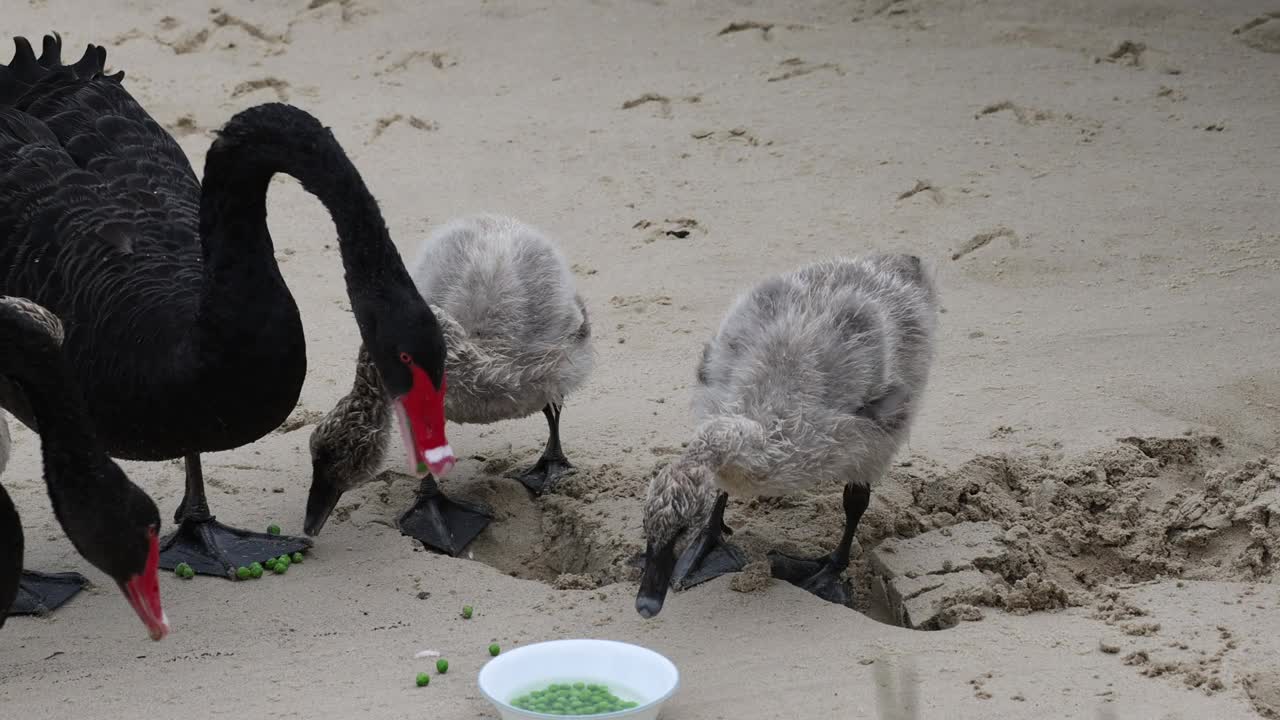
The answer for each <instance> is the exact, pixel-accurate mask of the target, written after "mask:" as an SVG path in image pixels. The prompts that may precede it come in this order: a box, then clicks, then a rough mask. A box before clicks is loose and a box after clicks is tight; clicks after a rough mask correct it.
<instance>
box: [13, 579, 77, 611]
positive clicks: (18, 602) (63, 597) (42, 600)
mask: <svg viewBox="0 0 1280 720" xmlns="http://www.w3.org/2000/svg"><path fill="white" fill-rule="evenodd" d="M88 584H89V581H88V580H87V579H85V576H83V575H81V574H80V573H74V572H65V573H42V572H34V571H30V570H24V571H23V572H22V578H21V579H20V580H19V581H18V596H17V597H16V598H14V599H13V606H12V607H10V608H9V615H47V614H48V613H51V612H53V611H54V610H57V609H58V608H60V607H62V606H63V605H65V604H66V603H67V601H68V600H70V599H71V598H73V597H75V596H76V595H77V594H79V592H80V591H81V590H83V589H84V588H85V586H87V585H88Z"/></svg>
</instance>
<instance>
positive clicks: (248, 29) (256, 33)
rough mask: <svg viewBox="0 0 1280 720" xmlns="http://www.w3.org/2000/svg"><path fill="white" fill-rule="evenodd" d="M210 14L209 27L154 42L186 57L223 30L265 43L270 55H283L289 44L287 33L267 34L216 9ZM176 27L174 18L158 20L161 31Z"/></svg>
mask: <svg viewBox="0 0 1280 720" xmlns="http://www.w3.org/2000/svg"><path fill="white" fill-rule="evenodd" d="M210 12H211V13H212V14H213V17H212V18H210V20H209V22H210V27H205V28H201V29H199V30H195V31H192V32H189V33H187V34H186V35H183V36H182V37H180V38H178V39H176V40H166V39H164V38H162V37H160V36H158V35H157V36H156V38H155V40H156V42H158V43H160V44H161V45H166V46H168V47H170V48H172V49H173V52H174V54H175V55H186V54H188V53H193V52H197V51H199V50H203V49H204V47H205V45H206V44H208V42H209V40H210V38H212V37H213V35H214V33H215V32H217V31H218V30H221V29H223V28H233V29H236V30H239V31H240V32H241V33H243V34H244V35H248V36H249V37H250V38H252V39H254V40H258V41H261V42H263V43H266V44H267V46H268V47H269V48H270V50H269V51H268V54H271V55H278V54H280V53H283V52H284V50H285V48H284V46H286V45H288V44H289V33H288V32H285V33H283V34H273V33H269V32H267V31H265V30H263V29H262V28H260V27H258V26H257V25H255V24H253V23H251V22H249V21H247V20H243V19H241V18H239V17H236V16H235V15H232V14H230V13H225V12H222V11H220V10H217V9H213V10H211V11H210ZM166 21H171V22H166ZM177 26H178V21H177V20H176V19H174V18H171V17H169V18H161V20H160V29H161V30H162V31H168V30H172V29H174V28H176V27H177ZM236 45H237V43H236V42H234V41H232V42H228V44H227V47H229V48H233V47H236Z"/></svg>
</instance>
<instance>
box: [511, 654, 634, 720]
mask: <svg viewBox="0 0 1280 720" xmlns="http://www.w3.org/2000/svg"><path fill="white" fill-rule="evenodd" d="M494 647H497V646H496V645H495V646H494ZM511 705H512V707H515V708H517V709H520V710H528V711H531V712H537V713H542V714H544V715H603V714H606V713H612V712H618V711H620V710H630V709H631V708H635V707H639V706H640V704H639V703H637V702H632V701H624V700H622V699H621V698H619V697H618V696H616V695H614V694H613V693H611V692H609V689H608V688H607V687H606V686H604V685H600V684H596V683H584V682H575V683H572V684H570V683H552V684H550V685H548V686H547V688H546V689H545V690H535V691H533V692H530V693H526V694H524V695H520V696H519V697H516V698H514V699H513V700H512V701H511Z"/></svg>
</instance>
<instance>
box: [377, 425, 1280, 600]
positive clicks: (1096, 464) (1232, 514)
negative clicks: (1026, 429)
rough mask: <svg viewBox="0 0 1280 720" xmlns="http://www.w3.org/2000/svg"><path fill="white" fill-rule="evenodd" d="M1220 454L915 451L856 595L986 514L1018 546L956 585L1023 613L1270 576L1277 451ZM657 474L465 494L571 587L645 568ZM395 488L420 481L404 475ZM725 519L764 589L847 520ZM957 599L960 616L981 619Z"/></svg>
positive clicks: (822, 514)
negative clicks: (647, 520) (549, 489)
mask: <svg viewBox="0 0 1280 720" xmlns="http://www.w3.org/2000/svg"><path fill="white" fill-rule="evenodd" d="M1222 457H1223V446H1222V442H1221V441H1220V440H1219V439H1218V438H1216V437H1212V436H1203V437H1190V436H1188V437H1177V438H1137V437H1133V438H1124V439H1121V440H1119V441H1117V442H1116V443H1114V444H1112V445H1110V446H1108V447H1104V448H1102V449H1098V450H1094V451H1091V452H1088V453H1085V454H1083V455H1080V456H1078V457H1072V458H1055V457H1051V456H1048V455H1032V454H982V455H978V456H976V457H974V458H973V459H971V460H970V461H968V462H965V463H963V464H961V465H959V466H958V467H956V468H954V469H945V468H941V467H938V466H935V465H932V464H928V463H920V462H919V461H912V462H907V463H902V464H900V465H899V466H898V467H895V468H894V469H893V470H892V471H891V472H890V473H889V474H888V476H887V477H886V478H884V479H883V480H882V481H881V482H880V483H878V484H877V485H876V486H875V488H874V495H873V499H872V504H871V507H870V509H869V510H868V511H867V514H866V515H865V517H864V518H863V521H862V524H861V526H860V528H859V532H858V540H859V543H860V545H861V548H862V551H861V552H855V553H854V559H853V561H852V562H851V564H850V568H849V576H850V578H851V581H852V584H853V587H854V589H855V595H856V598H855V602H854V608H855V609H856V610H859V611H861V612H864V613H868V614H870V615H872V616H873V617H881V618H883V617H884V615H883V611H882V609H879V608H878V607H877V606H878V602H879V600H880V598H879V597H878V593H877V592H874V591H873V590H874V589H875V588H876V587H877V585H876V582H875V581H874V573H873V572H872V569H871V564H870V562H869V557H870V555H871V553H870V552H869V551H870V550H871V549H872V548H875V547H876V546H877V545H879V544H880V543H882V542H883V541H885V540H887V539H891V538H892V539H904V538H912V537H916V536H919V535H921V534H923V533H929V532H931V531H936V530H939V529H942V528H950V527H953V526H957V525H959V524H962V523H975V522H984V521H990V522H992V523H994V524H996V525H998V526H999V527H1000V528H1001V529H1002V530H1003V538H1002V541H1003V543H1004V544H1005V545H1006V546H1007V547H1006V551H1005V552H1002V553H1001V554H1000V555H999V557H998V558H996V559H992V560H990V561H988V562H985V563H983V562H979V563H978V567H979V569H980V570H981V571H982V572H983V573H985V574H986V575H988V576H990V577H992V578H993V579H994V580H996V582H993V583H992V584H990V585H989V586H985V587H983V588H982V589H981V590H980V591H974V592H968V593H958V594H957V595H956V596H955V597H954V598H952V602H953V603H955V604H957V605H961V606H994V607H1000V608H1002V609H1004V610H1008V611H1011V612H1017V613H1023V612H1031V611H1039V610H1052V609H1056V608H1061V607H1067V606H1082V605H1091V604H1094V603H1095V602H1099V601H1102V602H1105V599H1106V597H1107V594H1108V592H1109V590H1108V589H1109V588H1110V587H1111V586H1114V585H1117V584H1126V583H1133V582H1140V581H1145V580H1153V579H1157V578H1183V579H1195V580H1237V581H1271V580H1272V579H1273V578H1274V577H1275V574H1276V568H1277V561H1276V558H1277V553H1276V550H1277V548H1278V547H1280V528H1277V526H1276V524H1273V523H1272V522H1271V516H1272V514H1273V512H1280V470H1278V468H1280V462H1275V461H1268V460H1267V459H1258V460H1254V461H1251V462H1245V463H1227V464H1225V465H1224V464H1223V462H1222ZM491 462H493V461H491ZM506 464H510V463H499V465H500V466H502V467H505V465H506ZM658 465H659V467H660V466H661V463H659V464H658ZM495 469H501V467H495ZM649 477H650V476H648V475H645V476H636V475H628V474H626V473H624V472H622V471H620V470H619V469H617V468H616V467H614V466H597V467H584V468H581V469H579V470H578V471H577V472H576V473H575V474H574V475H571V476H569V477H566V478H565V479H564V480H563V481H562V483H561V484H560V485H559V486H558V487H557V488H556V489H555V491H554V492H553V493H551V494H549V495H547V496H545V497H544V498H542V499H541V500H540V501H533V500H531V499H529V498H528V497H527V495H526V494H524V493H521V492H518V490H519V487H518V486H517V485H515V484H514V483H512V482H511V481H510V480H506V479H504V478H502V477H499V476H491V477H490V478H488V479H486V480H482V481H477V482H475V483H472V484H471V485H469V486H466V487H464V488H461V489H460V490H459V492H461V493H463V494H465V495H466V496H468V497H469V498H470V499H473V500H478V501H481V502H485V503H487V504H489V505H490V506H492V507H493V508H494V509H495V512H496V513H497V516H498V517H499V518H501V519H502V520H503V522H501V523H495V525H494V526H492V529H491V530H490V531H488V532H486V533H485V534H483V535H482V536H481V537H480V538H479V539H477V541H476V542H475V543H474V544H473V545H472V547H471V548H470V552H471V556H472V557H474V558H475V559H476V560H479V561H481V562H485V563H488V564H490V565H493V566H494V567H497V568H499V569H500V570H503V571H504V572H506V573H508V574H511V575H514V576H517V577H523V578H527V579H534V580H540V581H542V582H545V583H547V584H549V585H552V586H554V587H556V588H558V589H592V588H597V587H601V586H604V585H608V584H611V583H616V582H630V581H634V580H635V579H636V578H637V575H638V558H639V555H640V552H641V550H642V549H643V536H642V534H641V532H640V515H639V505H640V502H639V501H640V499H641V498H643V496H644V492H645V488H646V487H647V484H648V481H649ZM397 487H399V488H402V489H404V491H405V492H408V490H409V489H410V488H411V487H412V485H411V483H410V482H409V481H408V480H407V479H406V480H405V481H404V482H402V483H399V484H398V485H397ZM404 501H405V499H404V498H401V499H397V500H395V501H394V502H397V503H403V502H404ZM726 520H727V522H728V523H729V525H730V526H732V527H733V528H734V529H735V531H736V532H735V533H734V535H733V538H732V540H733V542H735V543H736V544H738V545H739V546H740V547H742V548H743V549H744V550H745V551H746V552H747V553H748V555H749V556H751V557H752V559H753V560H754V562H753V563H752V565H751V566H749V567H748V568H747V570H746V571H745V572H743V573H741V574H739V575H738V576H737V577H735V578H734V579H733V580H732V582H731V584H730V586H731V587H732V588H733V589H735V590H739V591H744V592H750V591H754V590H760V589H763V588H764V587H767V586H768V585H769V584H770V582H771V581H770V579H769V576H768V572H767V567H768V566H767V564H766V563H765V562H764V561H763V560H764V556H765V554H766V553H767V552H768V551H769V550H775V549H776V550H781V551H783V552H786V553H790V554H798V555H813V556H816V555H819V554H822V553H825V552H828V551H829V550H830V549H831V546H832V544H833V543H834V542H835V541H836V539H837V538H838V537H839V534H840V530H841V527H842V524H843V522H844V514H843V510H842V506H841V491H840V488H838V487H831V488H821V489H818V490H817V491H814V492H810V493H806V494H800V495H795V496H790V497H782V498H768V499H758V500H753V501H750V502H745V503H743V502H737V501H735V502H732V503H731V504H730V508H729V511H728V513H727V515H726ZM957 611H958V612H957V613H956V616H957V619H965V618H968V619H977V618H979V617H981V613H980V612H974V611H972V610H970V609H968V607H959V608H957Z"/></svg>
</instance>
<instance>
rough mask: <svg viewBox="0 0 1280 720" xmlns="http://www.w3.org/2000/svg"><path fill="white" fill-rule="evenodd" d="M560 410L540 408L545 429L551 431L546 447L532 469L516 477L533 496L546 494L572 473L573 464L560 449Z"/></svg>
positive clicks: (548, 406)
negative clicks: (544, 418) (543, 417)
mask: <svg viewBox="0 0 1280 720" xmlns="http://www.w3.org/2000/svg"><path fill="white" fill-rule="evenodd" d="M560 410H561V408H560V406H559V405H547V406H546V407H544V408H542V414H543V415H544V416H545V417H546V418H547V427H548V428H549V429H550V431H551V432H550V434H549V435H548V436H547V446H546V447H545V448H543V450H542V457H540V458H538V462H537V463H536V464H535V465H534V466H533V467H531V468H529V469H528V470H526V471H524V472H523V473H521V474H520V475H518V476H516V479H517V480H519V481H520V484H522V485H524V486H525V487H526V488H528V489H529V492H531V493H533V494H534V495H535V496H537V495H542V494H543V493H545V492H547V491H548V490H550V489H551V488H552V487H553V486H555V484H556V481H557V480H559V479H560V478H561V477H562V476H564V475H567V474H568V473H570V472H572V471H573V464H572V463H570V462H569V459H568V458H566V457H565V456H564V450H563V449H562V448H561V447H560Z"/></svg>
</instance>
